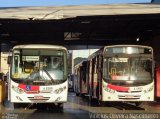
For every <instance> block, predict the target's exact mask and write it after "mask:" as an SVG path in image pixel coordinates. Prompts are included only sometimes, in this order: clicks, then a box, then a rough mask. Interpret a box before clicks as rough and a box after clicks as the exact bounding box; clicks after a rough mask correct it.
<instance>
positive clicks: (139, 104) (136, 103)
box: [135, 102, 143, 107]
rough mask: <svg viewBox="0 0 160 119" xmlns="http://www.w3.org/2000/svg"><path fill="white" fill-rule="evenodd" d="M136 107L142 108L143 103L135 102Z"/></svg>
mask: <svg viewBox="0 0 160 119" xmlns="http://www.w3.org/2000/svg"><path fill="white" fill-rule="evenodd" d="M135 105H136V106H137V107H141V106H143V102H135Z"/></svg>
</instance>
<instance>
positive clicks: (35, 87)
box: [18, 84, 39, 91]
mask: <svg viewBox="0 0 160 119" xmlns="http://www.w3.org/2000/svg"><path fill="white" fill-rule="evenodd" d="M26 86H27V85H23V84H19V85H18V87H19V88H21V89H23V90H25V91H39V86H30V90H26Z"/></svg>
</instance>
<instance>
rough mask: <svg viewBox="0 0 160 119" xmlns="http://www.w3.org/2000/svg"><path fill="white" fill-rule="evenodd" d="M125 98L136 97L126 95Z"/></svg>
mask: <svg viewBox="0 0 160 119" xmlns="http://www.w3.org/2000/svg"><path fill="white" fill-rule="evenodd" d="M125 98H134V96H133V95H125Z"/></svg>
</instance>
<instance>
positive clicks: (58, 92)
mask: <svg viewBox="0 0 160 119" xmlns="http://www.w3.org/2000/svg"><path fill="white" fill-rule="evenodd" d="M65 89H66V86H64V87H60V88H58V89H56V90H55V91H54V93H56V94H60V93H61V92H63V91H64V90H65Z"/></svg>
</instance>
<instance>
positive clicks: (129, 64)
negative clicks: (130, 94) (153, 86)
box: [103, 53, 153, 82]
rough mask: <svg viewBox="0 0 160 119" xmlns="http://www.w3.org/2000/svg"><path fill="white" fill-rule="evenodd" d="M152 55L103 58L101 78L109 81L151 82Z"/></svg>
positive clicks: (119, 55) (121, 55)
mask: <svg viewBox="0 0 160 119" xmlns="http://www.w3.org/2000/svg"><path fill="white" fill-rule="evenodd" d="M152 60H153V59H152V55H150V54H147V55H145V54H136V55H135V54H133V55H132V54H129V55H128V54H127V55H126V54H125V53H124V54H114V55H112V56H109V55H108V56H107V55H106V56H105V57H104V66H103V77H104V79H105V80H109V81H111V82H112V81H113V82H114V81H115V82H117V81H138V82H143V81H144V82H145V81H146V82H147V81H152V77H153V76H152V74H153V73H152V72H153V71H152V69H153V64H152Z"/></svg>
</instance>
